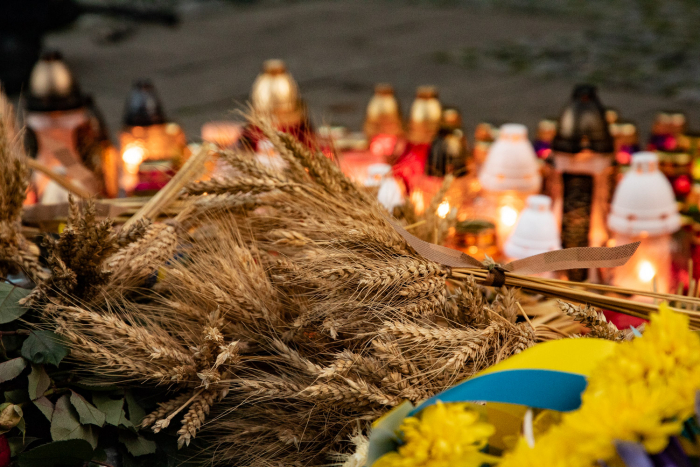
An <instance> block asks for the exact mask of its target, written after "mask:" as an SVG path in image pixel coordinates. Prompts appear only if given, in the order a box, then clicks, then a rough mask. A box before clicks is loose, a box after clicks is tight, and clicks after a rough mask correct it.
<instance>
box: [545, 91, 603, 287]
mask: <svg viewBox="0 0 700 467" xmlns="http://www.w3.org/2000/svg"><path fill="white" fill-rule="evenodd" d="M613 149H614V145H613V140H612V137H611V136H610V132H609V129H608V123H607V121H606V120H605V111H604V109H603V106H602V105H601V103H600V102H599V100H598V96H597V93H596V88H595V87H594V86H591V85H586V84H583V85H578V86H576V87H575V88H574V92H573V96H572V99H571V102H570V103H569V105H568V106H567V107H566V108H565V109H564V111H563V112H562V113H561V116H560V117H559V121H558V124H557V134H556V136H555V138H554V140H553V141H552V159H553V163H554V169H555V170H553V171H552V172H551V174H550V180H549V181H548V184H547V185H548V188H549V191H550V195H551V196H552V199H553V202H554V207H555V214H557V216H558V217H560V218H561V235H562V243H563V246H564V248H571V247H585V246H602V245H604V244H605V242H606V241H607V237H608V234H607V231H606V228H605V215H606V212H607V206H608V202H609V197H610V192H611V189H610V184H611V182H612V181H613V179H614V173H613V172H614V171H613V169H612V160H613V158H612V152H613ZM567 275H568V277H569V279H571V280H578V281H582V280H585V279H586V278H587V276H588V271H587V270H582V269H575V270H571V271H568V273H567Z"/></svg>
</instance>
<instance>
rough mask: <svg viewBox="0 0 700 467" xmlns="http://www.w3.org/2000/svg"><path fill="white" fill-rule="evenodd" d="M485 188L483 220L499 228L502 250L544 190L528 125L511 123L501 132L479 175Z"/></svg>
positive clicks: (482, 200) (483, 190)
mask: <svg viewBox="0 0 700 467" xmlns="http://www.w3.org/2000/svg"><path fill="white" fill-rule="evenodd" d="M479 183H480V185H481V188H482V194H481V200H480V203H481V206H480V207H481V209H482V212H481V214H480V215H479V217H481V218H484V219H488V220H490V221H491V222H493V224H494V225H495V226H496V235H497V239H498V246H499V248H503V245H504V244H505V242H506V240H507V239H508V236H509V235H510V233H511V232H512V231H513V228H514V227H515V223H516V222H517V220H518V217H519V215H520V212H521V211H522V210H523V208H525V202H526V200H527V197H528V196H529V195H532V194H536V193H539V191H540V189H541V186H542V177H541V175H540V169H539V164H538V162H537V156H536V155H535V151H534V149H533V147H532V145H531V144H530V141H529V140H528V139H527V128H526V127H525V126H524V125H519V124H514V123H509V124H506V125H503V126H502V127H501V128H500V130H499V135H498V139H497V140H496V142H495V143H494V144H493V145H492V146H491V148H490V149H489V153H488V155H487V156H486V160H485V161H484V164H483V165H482V167H481V171H480V172H479Z"/></svg>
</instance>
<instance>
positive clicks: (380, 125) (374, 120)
mask: <svg viewBox="0 0 700 467" xmlns="http://www.w3.org/2000/svg"><path fill="white" fill-rule="evenodd" d="M364 132H365V136H366V137H367V141H368V142H369V150H370V152H372V154H374V155H376V156H378V157H382V158H383V159H384V161H389V160H391V158H392V157H393V156H394V152H395V150H396V145H397V143H398V141H399V139H401V138H403V121H402V119H401V107H400V106H399V101H398V100H397V99H396V96H395V95H394V88H393V87H392V86H391V85H390V84H386V83H380V84H377V85H376V86H375V88H374V95H373V96H372V98H371V99H370V101H369V104H368V105H367V111H366V113H365V123H364Z"/></svg>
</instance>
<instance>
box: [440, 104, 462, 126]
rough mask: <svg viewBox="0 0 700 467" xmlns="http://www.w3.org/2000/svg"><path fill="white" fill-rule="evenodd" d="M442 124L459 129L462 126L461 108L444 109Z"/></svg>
mask: <svg viewBox="0 0 700 467" xmlns="http://www.w3.org/2000/svg"><path fill="white" fill-rule="evenodd" d="M440 126H441V127H442V128H445V129H449V130H457V129H460V128H462V115H461V114H460V113H459V109H456V108H454V107H447V108H445V109H444V110H443V111H442V119H441V121H440Z"/></svg>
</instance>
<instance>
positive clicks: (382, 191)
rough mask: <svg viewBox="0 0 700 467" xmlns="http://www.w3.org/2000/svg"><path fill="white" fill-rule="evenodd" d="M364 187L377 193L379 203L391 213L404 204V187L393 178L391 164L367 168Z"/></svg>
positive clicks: (374, 165) (373, 165)
mask: <svg viewBox="0 0 700 467" xmlns="http://www.w3.org/2000/svg"><path fill="white" fill-rule="evenodd" d="M364 186H365V187H367V188H368V189H370V190H371V191H372V192H374V193H376V196H377V200H378V201H379V203H380V204H381V205H382V206H384V208H386V210H387V211H389V212H390V213H392V212H394V208H395V207H397V206H400V205H402V204H403V203H404V196H403V190H402V187H401V185H400V184H399V182H398V181H397V180H396V179H395V178H394V177H393V176H392V174H391V166H390V165H389V164H372V165H370V166H369V167H367V178H366V179H365V182H364Z"/></svg>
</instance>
